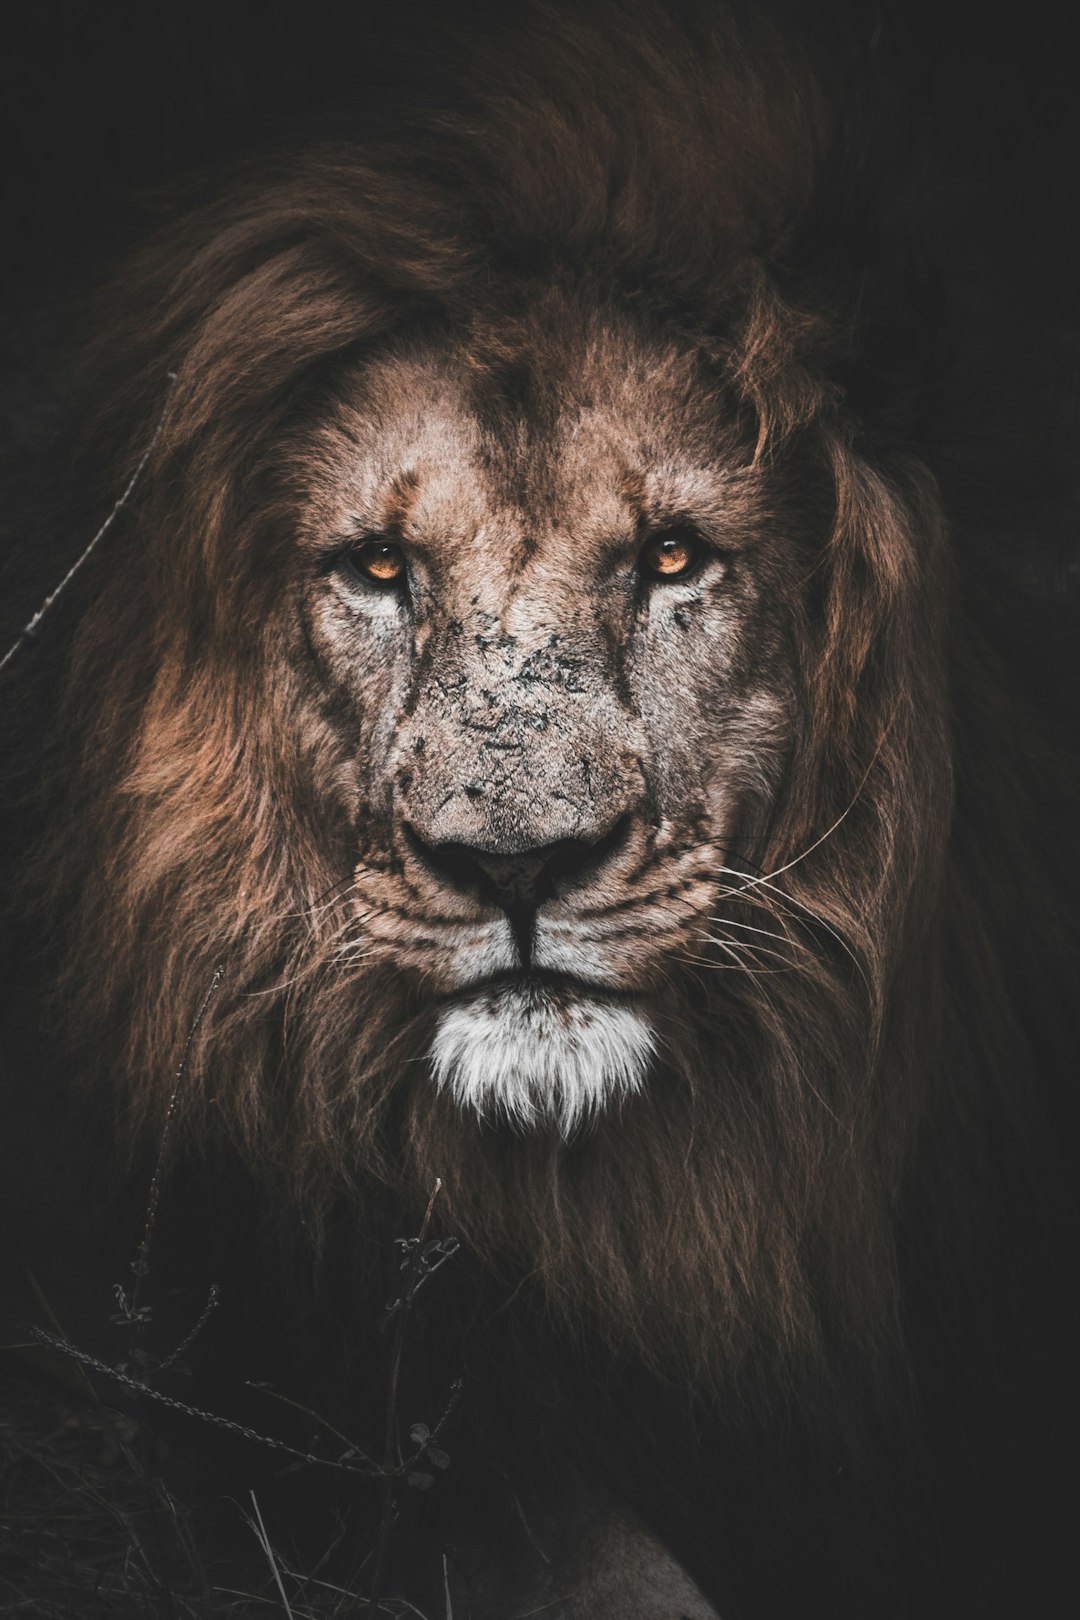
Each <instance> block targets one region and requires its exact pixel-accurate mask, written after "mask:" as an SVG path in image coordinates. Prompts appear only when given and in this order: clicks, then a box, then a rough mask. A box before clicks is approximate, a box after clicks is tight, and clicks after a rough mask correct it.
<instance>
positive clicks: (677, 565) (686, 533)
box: [641, 529, 704, 579]
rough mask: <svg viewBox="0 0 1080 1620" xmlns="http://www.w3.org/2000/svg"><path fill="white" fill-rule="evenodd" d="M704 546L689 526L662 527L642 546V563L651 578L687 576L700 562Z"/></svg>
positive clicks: (683, 577)
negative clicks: (663, 528) (686, 527)
mask: <svg viewBox="0 0 1080 1620" xmlns="http://www.w3.org/2000/svg"><path fill="white" fill-rule="evenodd" d="M703 553H704V547H703V546H702V543H701V541H700V540H699V539H698V537H697V535H696V534H695V533H694V531H693V530H692V529H665V530H664V531H663V533H661V534H654V535H653V536H652V538H651V540H646V542H645V544H644V545H643V546H642V548H641V566H642V568H643V570H644V571H645V573H646V574H647V575H649V574H651V575H652V577H653V578H654V579H686V578H687V576H688V575H690V574H692V573H693V572H694V570H695V569H696V568H697V567H698V565H699V563H700V562H701V559H702V555H703Z"/></svg>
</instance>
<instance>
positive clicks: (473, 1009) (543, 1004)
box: [431, 980, 654, 1137]
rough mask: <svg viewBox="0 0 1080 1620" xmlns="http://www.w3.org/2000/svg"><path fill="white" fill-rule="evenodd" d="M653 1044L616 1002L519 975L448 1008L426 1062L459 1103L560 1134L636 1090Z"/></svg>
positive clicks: (641, 1022)
mask: <svg viewBox="0 0 1080 1620" xmlns="http://www.w3.org/2000/svg"><path fill="white" fill-rule="evenodd" d="M653 1051H654V1038H653V1032H652V1029H651V1026H650V1024H649V1022H648V1020H647V1019H646V1018H644V1017H643V1016H642V1014H641V1013H640V1012H638V1011H637V1010H636V1009H635V1008H634V1007H632V1006H630V1005H628V1004H626V1003H625V1002H621V1001H615V1000H611V999H606V998H605V997H604V995H603V993H602V992H599V991H596V992H592V991H590V990H589V989H587V988H586V987H584V986H582V987H574V988H571V987H563V986H553V985H550V984H546V983H537V982H536V981H533V980H521V981H518V982H513V981H511V982H509V983H503V984H500V985H498V986H494V985H489V986H487V987H486V988H485V989H483V990H481V991H475V992H473V993H472V994H471V995H468V996H466V997H463V998H462V999H460V1000H458V1001H455V1002H454V1003H453V1004H452V1005H451V1006H450V1007H448V1008H447V1009H446V1010H445V1011H444V1012H443V1013H442V1015H441V1017H440V1019H439V1023H438V1026H437V1028H436V1031H435V1038H434V1040H433V1042H432V1046H431V1068H432V1074H433V1076H434V1079H435V1082H436V1084H437V1085H438V1086H439V1087H440V1089H441V1090H444V1091H447V1092H449V1094H450V1095H451V1096H452V1097H453V1099H454V1101H455V1102H456V1103H457V1104H458V1106H459V1107H461V1108H464V1109H471V1110H472V1111H473V1112H474V1113H476V1114H478V1115H480V1116H481V1117H482V1118H486V1119H495V1118H501V1119H504V1120H507V1121H508V1122H509V1123H511V1124H512V1125H515V1126H516V1127H518V1128H519V1129H530V1128H535V1127H537V1126H542V1125H545V1124H547V1125H554V1126H555V1127H556V1128H557V1129H558V1130H559V1131H560V1132H561V1134H562V1135H563V1136H564V1137H569V1136H572V1135H573V1134H574V1133H575V1132H576V1131H578V1130H579V1129H580V1128H581V1127H582V1126H583V1125H584V1124H586V1123H587V1122H588V1121H589V1120H590V1119H591V1118H593V1117H594V1116H595V1115H596V1114H597V1113H599V1112H600V1110H601V1109H603V1108H607V1107H610V1106H611V1105H612V1104H613V1103H616V1102H618V1101H620V1100H621V1099H622V1098H624V1097H627V1096H629V1095H631V1094H632V1093H633V1092H636V1091H639V1090H640V1089H641V1087H642V1086H643V1084H644V1082H645V1078H646V1075H647V1074H648V1070H649V1064H650V1060H651V1058H652V1055H653Z"/></svg>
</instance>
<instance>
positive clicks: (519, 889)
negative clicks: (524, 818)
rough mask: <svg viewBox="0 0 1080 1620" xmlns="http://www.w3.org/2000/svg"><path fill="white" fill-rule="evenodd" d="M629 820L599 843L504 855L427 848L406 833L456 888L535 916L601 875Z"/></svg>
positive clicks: (569, 841) (572, 842)
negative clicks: (569, 890) (540, 908)
mask: <svg viewBox="0 0 1080 1620" xmlns="http://www.w3.org/2000/svg"><path fill="white" fill-rule="evenodd" d="M628 822H629V818H628V817H625V816H624V817H623V818H622V819H621V820H620V821H618V822H616V824H615V826H614V827H612V828H611V829H610V831H609V832H607V833H605V834H604V835H603V837H601V838H595V839H584V838H562V839H560V840H559V841H558V843H555V844H542V845H539V846H537V847H534V848H531V849H522V850H514V851H512V852H511V853H508V854H502V853H500V852H499V851H497V850H489V849H481V848H477V847H475V846H474V845H471V844H434V845H432V844H425V843H424V842H423V840H422V839H420V838H418V837H417V835H416V833H415V831H414V830H413V829H412V828H411V827H410V828H409V829H408V831H409V838H410V842H411V843H412V845H413V848H414V850H415V852H416V853H417V854H418V855H420V856H421V857H422V858H423V860H424V861H425V862H426V863H427V865H428V866H429V867H434V868H435V869H436V870H437V871H438V872H439V873H440V874H441V875H442V876H443V877H444V878H445V879H448V880H449V882H450V883H452V884H453V885H454V887H455V888H459V889H467V890H470V891H472V892H474V893H479V894H480V895H481V896H482V897H483V898H484V899H485V900H488V901H490V902H491V903H493V904H494V905H497V906H501V907H502V909H503V910H504V911H509V912H520V911H522V910H527V911H535V910H536V909H537V907H538V906H542V905H543V904H544V902H545V900H550V899H552V898H553V896H554V895H556V894H558V893H560V891H561V890H563V889H565V888H568V887H570V885H571V884H573V883H574V882H577V881H581V880H582V879H586V878H589V877H591V876H593V875H595V873H596V872H598V871H599V869H600V867H601V866H603V865H604V863H605V862H606V861H607V860H609V859H610V857H611V856H612V855H613V854H614V853H615V851H616V850H617V849H618V848H619V846H620V845H621V844H622V843H623V842H624V841H625V838H626V834H627V830H628Z"/></svg>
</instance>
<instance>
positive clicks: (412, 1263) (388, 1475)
mask: <svg viewBox="0 0 1080 1620" xmlns="http://www.w3.org/2000/svg"><path fill="white" fill-rule="evenodd" d="M441 1188H442V1178H441V1177H439V1176H436V1178H435V1185H434V1187H433V1188H432V1191H431V1197H430V1198H429V1199H428V1205H427V1209H426V1210H425V1211H424V1219H423V1221H422V1222H421V1224H420V1235H419V1237H418V1238H417V1239H416V1240H415V1241H414V1243H413V1246H412V1249H411V1251H410V1255H409V1265H408V1269H407V1270H406V1273H405V1282H404V1286H403V1288H402V1293H401V1302H400V1310H399V1311H398V1319H397V1322H396V1324H395V1326H394V1354H393V1360H392V1362H391V1365H390V1386H389V1389H388V1391H387V1396H386V1435H385V1442H384V1447H383V1510H382V1518H381V1521H380V1524H379V1548H378V1552H377V1553H376V1555H375V1573H374V1575H373V1577H372V1582H371V1596H370V1598H369V1599H368V1611H367V1612H368V1614H369V1615H375V1614H378V1612H379V1595H380V1589H381V1587H382V1578H383V1571H384V1569H385V1565H386V1554H387V1551H388V1549H389V1545H390V1532H391V1530H392V1528H393V1524H394V1487H395V1484H396V1474H397V1469H396V1468H395V1466H394V1448H395V1438H396V1431H397V1396H398V1381H399V1379H400V1376H401V1358H402V1353H403V1351H404V1348H405V1330H406V1328H407V1327H408V1324H409V1312H410V1309H411V1306H412V1296H413V1294H414V1293H415V1292H416V1286H415V1285H416V1280H417V1277H418V1274H419V1269H420V1264H421V1261H422V1258H423V1252H424V1242H425V1240H426V1238H427V1234H428V1228H429V1226H430V1225H431V1212H432V1210H433V1209H434V1207H435V1200H436V1198H438V1196H439V1192H440V1189H441Z"/></svg>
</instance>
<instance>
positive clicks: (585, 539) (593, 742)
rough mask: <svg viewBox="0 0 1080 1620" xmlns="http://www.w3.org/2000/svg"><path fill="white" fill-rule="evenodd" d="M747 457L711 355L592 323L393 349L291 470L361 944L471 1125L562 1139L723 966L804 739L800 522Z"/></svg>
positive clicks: (347, 948)
mask: <svg viewBox="0 0 1080 1620" xmlns="http://www.w3.org/2000/svg"><path fill="white" fill-rule="evenodd" d="M556 324H557V323H556ZM480 352H482V349H481V351H480ZM751 463H752V446H751V447H750V448H749V449H748V447H747V446H746V444H745V443H744V442H743V441H742V439H741V437H740V435H739V432H738V431H737V429H736V426H735V424H734V422H733V421H732V420H731V419H730V416H729V415H726V413H725V409H724V406H723V403H722V396H721V393H720V390H719V389H718V387H717V385H716V383H715V381H713V380H712V379H710V377H709V375H708V373H707V370H706V368H705V365H704V363H703V362H702V361H701V359H700V358H698V357H697V356H696V355H694V354H693V353H692V352H689V351H686V352H683V351H681V350H680V349H679V348H678V347H676V346H672V345H665V344H664V343H662V342H659V341H655V340H650V339H649V338H647V337H646V336H645V335H644V334H643V333H641V332H635V331H634V330H633V328H632V327H629V326H628V325H626V324H617V323H614V322H606V321H604V320H602V319H601V318H600V317H599V316H593V317H592V318H590V319H588V320H586V321H583V322H577V323H574V325H573V327H572V328H571V329H570V332H569V333H559V332H558V331H555V332H552V330H551V328H550V325H549V326H548V328H547V330H545V325H544V322H543V320H540V319H537V320H536V322H535V323H534V324H533V325H532V327H531V330H529V331H527V332H526V333H525V335H524V336H521V335H520V334H519V338H518V341H517V343H516V345H515V348H514V352H513V354H512V357H511V359H510V361H509V362H507V361H506V360H505V358H503V359H502V363H501V364H500V365H498V366H485V365H484V364H483V363H482V362H480V361H479V360H478V344H477V341H476V339H475V336H474V337H473V338H472V339H471V341H470V343H469V344H468V345H466V344H462V345H461V346H460V347H457V346H454V345H451V344H441V345H440V344H430V345H427V346H420V345H414V346H403V345H399V346H397V347H396V348H394V349H393V350H391V351H390V352H386V353H384V354H383V355H382V356H381V357H379V358H377V359H375V360H373V361H370V362H369V363H368V364H366V365H365V366H362V367H361V368H359V370H358V371H357V372H355V373H354V374H353V375H352V376H350V377H349V378H348V379H347V381H346V383H345V385H344V386H343V387H342V388H341V390H340V391H339V393H338V396H337V399H336V402H335V404H334V406H333V408H332V410H331V411H330V412H329V414H328V416H327V417H326V418H325V419H324V420H323V422H322V423H321V424H320V426H319V429H318V431H317V433H316V434H315V435H314V436H309V437H307V438H306V439H305V440H304V442H303V444H302V445H301V446H300V447H299V449H297V450H294V451H293V454H292V458H291V463H290V465H291V466H292V467H293V468H294V469H295V468H298V469H299V477H300V481H301V483H302V485H303V487H304V498H303V501H302V509H301V516H300V521H299V531H300V533H299V538H300V543H301V547H302V565H301V570H300V575H299V579H300V585H299V590H300V592H301V594H302V603H301V607H300V617H301V618H302V621H303V628H304V635H303V651H302V656H304V657H305V658H309V659H311V660H313V661H314V664H315V665H316V667H317V670H318V675H319V682H318V685H319V691H318V694H317V707H318V711H319V713H318V721H317V724H318V725H319V726H320V727H322V728H324V729H325V728H327V727H329V728H330V730H331V731H332V733H333V736H334V739H335V757H336V765H335V768H334V769H333V770H327V769H325V767H324V779H323V780H322V782H321V783H320V784H319V791H320V792H321V793H322V794H323V795H324V796H330V797H332V799H333V801H334V805H335V808H336V812H337V815H338V817H339V821H340V824H341V826H342V827H343V829H344V837H345V839H346V842H347V843H348V845H349V846H350V859H351V860H352V862H353V886H352V905H353V926H352V928H351V930H350V933H349V935H348V937H347V939H346V942H345V944H344V946H343V954H344V957H345V959H346V960H348V959H349V958H350V957H351V958H353V959H356V960H360V959H365V960H366V961H368V962H374V961H381V962H382V963H383V964H384V965H385V964H391V965H392V966H393V968H394V969H395V970H399V971H400V973H401V974H403V975H404V976H406V978H407V979H409V980H410V981H412V982H413V983H415V984H416V985H417V986H418V988H419V992H420V994H421V995H422V997H423V998H424V999H425V1000H427V1001H429V1002H430V1006H431V1009H432V1012H433V1015H434V1030H435V1033H434V1039H433V1044H432V1046H431V1049H430V1054H431V1064H432V1069H433V1074H434V1079H435V1081H436V1082H437V1084H438V1085H440V1086H441V1087H443V1088H445V1089H447V1090H448V1091H449V1092H451V1093H452V1094H453V1095H454V1096H455V1098H456V1099H457V1100H458V1101H459V1102H460V1103H461V1104H463V1105H465V1106H467V1107H471V1108H473V1109H476V1110H477V1111H479V1112H482V1113H485V1114H489V1113H490V1114H499V1113H502V1114H505V1115H509V1116H511V1117H512V1118H513V1119H515V1120H516V1121H519V1122H523V1123H528V1122H532V1121H536V1120H539V1119H543V1118H548V1119H553V1120H555V1121H557V1122H558V1123H559V1124H560V1125H561V1127H562V1128H563V1129H564V1130H567V1131H569V1130H570V1129H571V1128H572V1127H573V1126H574V1125H575V1124H576V1123H577V1122H578V1121H579V1120H580V1119H581V1118H582V1117H583V1116H585V1115H587V1114H588V1113H589V1112H590V1111H592V1110H594V1109H595V1108H597V1107H600V1106H602V1105H603V1104H604V1103H606V1102H607V1101H609V1100H611V1099H613V1098H617V1097H618V1096H620V1095H621V1094H624V1093H626V1092H629V1091H633V1090H636V1089H638V1088H640V1087H641V1086H642V1085H643V1084H644V1083H645V1081H646V1077H647V1073H648V1070H649V1066H650V1060H651V1058H652V1056H653V1053H654V1049H655V1045H656V1034H655V1029H654V1024H653V1019H652V1015H651V1011H650V1009H651V1008H652V1007H653V1006H654V1005H655V1002H656V998H657V997H662V996H663V995H664V991H665V987H666V986H667V985H669V984H670V982H671V980H672V978H673V977H677V976H679V975H686V974H688V973H693V972H694V964H695V962H699V961H700V960H701V958H702V956H703V954H710V955H711V956H712V957H713V958H715V951H710V933H713V932H715V928H714V927H713V926H712V924H711V921H710V919H711V917H712V915H713V914H714V913H715V911H716V909H717V903H718V900H719V899H720V897H721V895H722V891H723V890H724V888H725V887H726V886H730V884H731V872H730V863H731V859H732V857H733V855H736V854H739V853H743V854H745V852H747V851H748V850H750V849H752V848H753V847H754V846H755V841H756V840H757V839H758V838H759V837H760V834H761V831H762V828H763V824H764V821H765V818H766V817H767V815H768V811H769V807H770V803H771V801H772V799H773V796H774V793H775V790H776V786H777V783H778V781H779V779H780V776H781V774H782V771H783V766H784V761H785V758H786V753H787V749H788V747H789V743H790V738H791V731H792V725H793V718H794V717H793V698H792V696H791V694H792V691H793V688H794V678H793V667H792V666H793V653H792V651H791V645H792V637H791V624H790V617H791V612H792V599H793V596H797V594H798V587H797V576H798V573H799V565H798V562H797V549H796V544H795V541H794V539H793V534H794V532H795V530H796V528H797V526H798V524H797V519H796V518H795V516H794V515H793V514H792V513H791V512H785V501H784V494H783V488H782V486H777V482H776V480H775V478H774V480H773V484H774V487H772V488H770V487H769V485H768V482H767V481H766V480H765V479H764V478H763V477H762V475H761V473H760V472H759V471H758V470H757V469H755V468H754V467H753V466H752V465H751ZM315 723H316V721H315V717H314V714H313V725H314V724H315ZM324 757H325V756H324ZM748 943H750V944H752V943H753V941H752V940H750V939H749V936H748ZM730 955H731V963H732V965H733V966H735V965H737V964H738V963H739V962H740V961H741V960H742V961H745V957H741V956H740V953H738V952H737V951H736V950H735V949H734V948H733V949H732V951H731V953H730Z"/></svg>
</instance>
